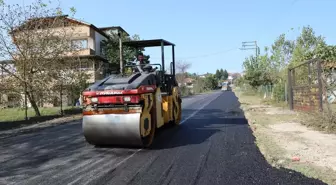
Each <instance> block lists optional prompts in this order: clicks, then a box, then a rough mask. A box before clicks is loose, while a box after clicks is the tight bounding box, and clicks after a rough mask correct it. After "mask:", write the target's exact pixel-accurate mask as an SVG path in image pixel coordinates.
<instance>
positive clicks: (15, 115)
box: [0, 106, 73, 122]
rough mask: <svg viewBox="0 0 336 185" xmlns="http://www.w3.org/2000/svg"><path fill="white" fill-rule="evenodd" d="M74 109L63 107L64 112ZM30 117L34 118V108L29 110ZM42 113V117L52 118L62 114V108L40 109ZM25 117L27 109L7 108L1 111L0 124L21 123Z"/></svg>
mask: <svg viewBox="0 0 336 185" xmlns="http://www.w3.org/2000/svg"><path fill="white" fill-rule="evenodd" d="M72 108H73V107H71V106H70V107H63V111H66V110H71V109H72ZM27 113H28V117H34V116H35V111H34V109H32V108H29V109H28V112H27ZM40 113H41V115H42V116H50V115H58V114H59V113H60V107H50V108H45V107H41V108H40ZM24 117H25V109H24V108H6V109H0V122H5V121H8V122H10V121H20V120H24Z"/></svg>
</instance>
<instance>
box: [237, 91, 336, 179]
mask: <svg viewBox="0 0 336 185" xmlns="http://www.w3.org/2000/svg"><path fill="white" fill-rule="evenodd" d="M256 99H257V98H256V96H254V97H252V96H240V97H239V100H240V101H241V105H242V107H243V110H244V113H245V115H246V117H247V119H248V120H249V124H250V126H251V129H252V130H253V133H254V135H255V137H256V144H257V146H258V147H259V149H260V151H261V152H262V153H263V155H264V156H265V158H266V159H267V161H268V162H269V163H270V164H271V165H273V166H275V167H284V168H289V169H292V170H296V171H299V172H301V173H303V174H304V175H306V176H308V177H313V178H318V179H321V180H322V181H324V182H326V183H328V184H335V185H336V135H334V134H326V133H323V132H320V131H316V130H313V129H311V128H308V127H307V126H305V125H302V124H301V123H304V122H305V121H304V119H303V118H304V117H306V116H304V115H303V114H301V113H298V112H294V111H290V110H288V109H287V108H285V107H277V106H273V105H264V104H263V103H262V99H261V98H260V101H257V100H256ZM242 102H244V103H242Z"/></svg>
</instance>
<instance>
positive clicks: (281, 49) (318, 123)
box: [236, 26, 336, 132]
mask: <svg viewBox="0 0 336 185" xmlns="http://www.w3.org/2000/svg"><path fill="white" fill-rule="evenodd" d="M299 31H300V33H299V35H298V36H297V38H296V39H294V40H291V39H289V36H288V35H289V34H295V32H296V30H295V29H291V31H290V33H289V34H281V35H280V36H279V37H278V38H276V39H275V41H274V43H273V44H272V45H271V46H269V47H265V48H264V52H263V53H259V55H258V56H257V57H255V56H250V57H248V58H246V59H245V61H244V63H243V67H244V70H245V71H244V75H243V77H241V78H239V79H237V80H236V85H237V86H239V87H240V88H241V89H242V90H244V91H245V92H249V93H254V94H258V95H259V96H260V97H263V99H264V100H265V101H267V102H268V103H271V104H277V105H283V106H287V107H288V102H289V90H288V69H289V68H291V67H294V66H297V65H300V64H302V63H303V62H305V61H307V60H311V59H321V60H322V61H323V66H322V71H321V72H322V74H321V81H322V84H323V85H322V86H323V87H322V88H323V106H324V111H323V112H310V113H309V114H310V115H314V116H313V117H314V119H309V120H305V123H307V124H308V125H309V126H313V127H315V128H317V129H319V130H324V131H331V132H333V131H335V130H336V109H335V107H336V106H335V104H334V103H336V102H328V100H327V99H328V98H329V97H330V95H331V96H334V97H335V94H334V91H335V90H336V89H335V88H336V86H335V85H336V83H335V78H334V77H333V76H334V75H335V73H334V68H335V67H336V63H335V61H336V46H332V45H328V44H327V43H326V42H325V40H324V38H323V37H322V36H321V35H316V34H315V32H314V30H313V28H312V27H310V26H306V27H303V28H302V29H299ZM311 70H312V73H311V75H310V78H311V80H312V81H317V80H318V79H317V75H316V73H317V69H316V68H313V66H312V68H311ZM327 78H328V80H326V79H327ZM308 80H309V75H308V68H307V67H302V68H299V69H296V71H295V79H292V83H294V82H295V83H296V85H298V86H299V85H302V86H305V85H308ZM327 81H328V83H327ZM307 98H309V97H307ZM310 98H312V97H310ZM309 118H311V117H309Z"/></svg>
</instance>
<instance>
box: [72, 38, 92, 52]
mask: <svg viewBox="0 0 336 185" xmlns="http://www.w3.org/2000/svg"><path fill="white" fill-rule="evenodd" d="M71 48H72V49H73V50H82V49H87V48H88V40H87V39H78V40H72V41H71Z"/></svg>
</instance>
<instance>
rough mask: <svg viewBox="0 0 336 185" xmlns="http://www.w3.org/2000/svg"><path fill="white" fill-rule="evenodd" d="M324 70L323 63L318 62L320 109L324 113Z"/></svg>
mask: <svg viewBox="0 0 336 185" xmlns="http://www.w3.org/2000/svg"><path fill="white" fill-rule="evenodd" d="M321 78H322V68H321V61H320V60H318V61H317V81H318V88H319V109H320V111H321V112H322V111H323V94H322V93H323V85H322V79H321Z"/></svg>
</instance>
